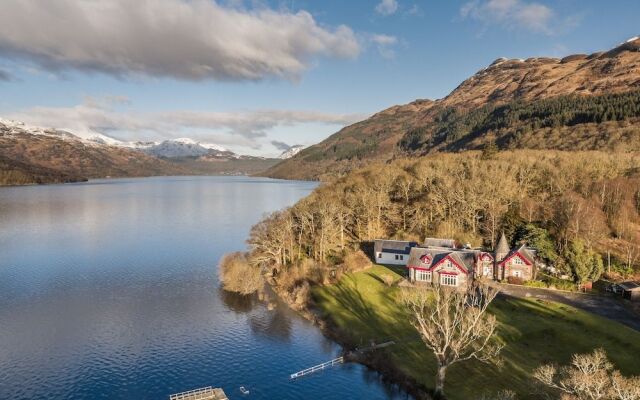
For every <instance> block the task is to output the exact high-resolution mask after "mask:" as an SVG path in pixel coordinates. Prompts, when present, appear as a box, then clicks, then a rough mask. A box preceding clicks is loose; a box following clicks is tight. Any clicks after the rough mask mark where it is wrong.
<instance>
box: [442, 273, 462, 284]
mask: <svg viewBox="0 0 640 400" xmlns="http://www.w3.org/2000/svg"><path fill="white" fill-rule="evenodd" d="M440 284H441V285H444V286H458V276H457V275H444V274H443V275H440Z"/></svg>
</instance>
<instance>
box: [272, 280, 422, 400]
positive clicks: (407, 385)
mask: <svg viewBox="0 0 640 400" xmlns="http://www.w3.org/2000/svg"><path fill="white" fill-rule="evenodd" d="M266 284H267V285H268V286H269V288H270V290H271V291H272V292H273V294H274V295H276V296H277V297H278V299H280V300H281V301H282V302H283V303H284V304H285V305H286V306H287V307H288V308H289V309H290V310H292V311H293V312H295V313H296V314H298V315H300V316H301V317H302V318H304V319H306V320H307V321H309V322H311V323H312V324H313V325H314V326H315V327H317V328H318V329H319V330H320V332H321V333H322V335H323V336H324V337H326V338H327V339H330V340H332V341H334V342H335V343H337V344H339V345H340V346H341V347H342V349H343V354H344V356H345V360H347V361H348V362H355V363H358V364H360V365H363V366H365V367H367V368H368V369H370V370H372V371H375V372H377V373H378V374H380V376H381V378H382V380H383V382H385V383H388V384H391V385H397V386H398V387H399V388H400V389H402V390H403V391H404V392H406V393H407V394H409V395H411V396H412V397H413V398H414V399H416V400H426V399H431V398H432V396H431V395H430V394H429V391H428V389H427V388H425V387H424V386H423V385H421V384H420V383H418V382H417V381H416V380H415V379H413V378H412V377H410V376H407V375H406V374H404V373H403V372H401V371H400V370H398V369H397V368H396V367H395V366H393V365H391V364H389V363H388V362H387V360H386V359H384V358H383V357H380V356H379V354H380V353H368V354H367V355H358V354H356V353H355V350H356V346H355V344H354V343H352V342H351V341H350V340H349V339H348V338H347V337H346V336H347V335H346V334H344V333H342V332H341V331H340V329H339V328H338V327H337V326H335V324H333V323H332V321H331V320H330V319H326V318H323V317H322V315H321V312H320V311H319V310H318V309H317V308H315V305H314V304H313V300H311V301H307V302H306V303H305V304H302V305H300V304H297V303H294V302H293V301H291V299H289V296H288V294H287V293H282V292H281V290H280V289H281V287H280V286H278V284H277V282H276V281H275V279H274V278H269V279H266Z"/></svg>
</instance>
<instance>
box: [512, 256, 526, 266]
mask: <svg viewBox="0 0 640 400" xmlns="http://www.w3.org/2000/svg"><path fill="white" fill-rule="evenodd" d="M513 263H514V264H516V265H522V264H524V263H523V262H522V259H521V258H520V257H513Z"/></svg>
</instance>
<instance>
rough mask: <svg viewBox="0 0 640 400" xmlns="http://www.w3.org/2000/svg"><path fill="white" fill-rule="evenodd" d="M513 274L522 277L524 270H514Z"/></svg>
mask: <svg viewBox="0 0 640 400" xmlns="http://www.w3.org/2000/svg"><path fill="white" fill-rule="evenodd" d="M513 276H515V277H516V278H520V277H522V272H520V271H513Z"/></svg>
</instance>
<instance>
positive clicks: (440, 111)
mask: <svg viewBox="0 0 640 400" xmlns="http://www.w3.org/2000/svg"><path fill="white" fill-rule="evenodd" d="M639 93H640V39H638V38H634V39H632V40H629V41H627V42H625V43H623V44H621V45H620V46H617V47H616V48H614V49H612V50H609V51H606V52H598V53H594V54H591V55H585V54H575V55H571V56H567V57H564V58H561V59H559V58H530V59H526V60H508V59H503V58H501V59H498V60H496V61H494V62H493V63H492V64H491V65H490V66H489V67H487V68H484V69H482V70H480V71H479V72H478V73H476V74H475V75H473V76H472V77H470V78H469V79H467V80H465V81H464V82H462V83H461V84H460V85H459V86H458V87H457V88H456V89H455V90H453V91H452V92H451V93H450V94H449V95H448V96H446V97H444V98H442V99H439V100H435V101H430V100H416V101H414V102H412V103H409V104H406V105H401V106H393V107H391V108H389V109H387V110H384V111H382V112H379V113H377V114H375V115H373V116H372V117H370V118H368V119H366V120H364V121H361V122H358V123H356V124H353V125H351V126H348V127H345V128H343V129H342V130H340V131H339V132H337V133H336V134H334V135H332V136H330V137H329V138H327V139H326V140H324V141H322V142H320V143H318V144H317V145H314V146H311V147H308V148H306V149H304V150H303V151H301V152H300V153H298V154H297V155H296V156H294V157H292V158H290V159H288V160H284V161H282V162H281V163H279V164H277V165H276V166H275V167H273V168H271V169H269V170H268V171H267V172H266V175H267V176H271V177H277V178H288V179H323V178H325V177H327V176H336V175H342V174H344V173H345V172H347V171H350V170H351V169H353V168H356V167H360V166H362V165H364V164H368V163H370V162H371V161H375V160H379V161H384V160H389V159H392V158H395V157H403V156H407V155H412V154H427V153H432V152H438V151H447V152H451V151H462V150H469V149H482V148H484V147H486V146H487V145H489V144H493V143H495V144H496V146H497V147H498V148H501V149H505V148H533V149H564V150H574V149H579V150H596V149H603V148H606V149H612V150H640V139H639V137H640V135H638V134H639V133H640V126H639V125H638V121H639V120H640V108H639V106H638V104H639V102H638V99H639Z"/></svg>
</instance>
